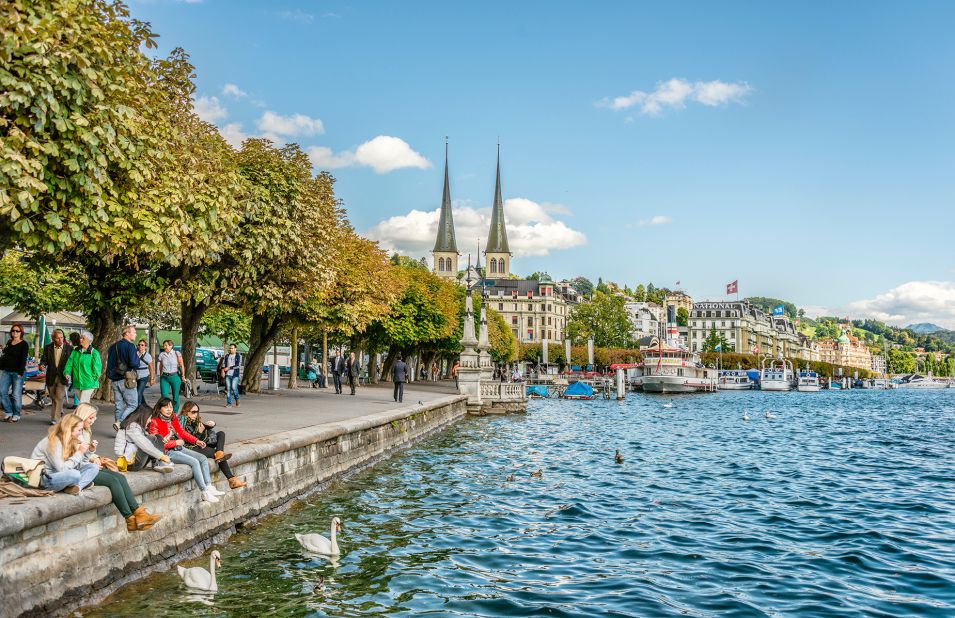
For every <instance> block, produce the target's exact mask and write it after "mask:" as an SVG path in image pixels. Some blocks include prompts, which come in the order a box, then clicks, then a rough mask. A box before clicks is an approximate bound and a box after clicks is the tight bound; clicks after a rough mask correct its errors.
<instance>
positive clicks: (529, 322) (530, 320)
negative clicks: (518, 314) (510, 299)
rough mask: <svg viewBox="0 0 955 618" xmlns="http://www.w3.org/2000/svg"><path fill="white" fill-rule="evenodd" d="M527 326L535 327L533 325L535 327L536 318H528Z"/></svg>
mask: <svg viewBox="0 0 955 618" xmlns="http://www.w3.org/2000/svg"><path fill="white" fill-rule="evenodd" d="M527 325H528V326H533V325H534V318H532V317H528V318H527Z"/></svg>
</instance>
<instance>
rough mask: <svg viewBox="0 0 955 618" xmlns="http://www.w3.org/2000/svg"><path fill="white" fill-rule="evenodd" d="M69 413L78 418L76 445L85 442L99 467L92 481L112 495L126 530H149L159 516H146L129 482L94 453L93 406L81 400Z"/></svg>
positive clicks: (93, 462)
mask: <svg viewBox="0 0 955 618" xmlns="http://www.w3.org/2000/svg"><path fill="white" fill-rule="evenodd" d="M73 415H74V416H75V417H76V418H78V419H80V435H79V440H80V444H85V445H87V446H88V447H89V448H88V449H87V451H86V458H87V460H88V461H89V462H90V463H92V464H94V465H96V467H97V468H99V472H98V473H97V474H96V478H94V479H93V482H94V483H95V484H97V485H99V486H101V487H106V488H107V489H109V493H110V495H111V496H112V497H113V506H115V507H116V508H117V510H119V512H120V513H121V514H122V515H123V518H124V519H125V520H126V530H127V531H129V532H136V531H137V530H149V529H150V528H152V527H153V525H154V524H155V523H156V522H157V521H159V520H160V519H162V515H150V514H149V513H148V512H147V511H146V509H144V508H143V507H141V506H139V504H137V502H136V496H135V495H134V494H133V490H132V489H130V488H129V482H128V481H127V480H126V477H125V476H123V475H122V474H120V473H119V472H113V471H112V470H107V469H105V468H103V467H102V461H101V458H100V457H99V455H97V454H96V445H97V444H96V440H94V439H93V423H95V422H96V406H93V405H91V404H88V403H81V404H80V405H78V406H77V407H76V410H74V411H73Z"/></svg>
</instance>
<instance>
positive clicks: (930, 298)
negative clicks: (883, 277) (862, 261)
mask: <svg viewBox="0 0 955 618" xmlns="http://www.w3.org/2000/svg"><path fill="white" fill-rule="evenodd" d="M848 309H849V312H850V315H852V316H853V317H855V316H857V315H858V316H859V317H869V318H874V319H876V320H881V321H883V322H886V323H889V324H894V325H897V326H906V325H908V324H913V323H917V322H934V323H936V324H938V325H940V326H944V327H945V328H955V283H953V282H951V281H909V282H908V283H903V284H902V285H900V286H898V287H895V288H893V289H891V290H889V291H888V292H885V293H884V294H879V295H878V296H876V297H875V298H871V299H865V300H859V301H855V302H852V303H849V306H848Z"/></svg>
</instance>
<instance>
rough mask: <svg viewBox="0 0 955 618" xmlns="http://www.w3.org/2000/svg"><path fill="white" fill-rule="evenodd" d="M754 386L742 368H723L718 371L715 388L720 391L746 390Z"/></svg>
mask: <svg viewBox="0 0 955 618" xmlns="http://www.w3.org/2000/svg"><path fill="white" fill-rule="evenodd" d="M754 386H756V383H755V382H753V381H752V380H751V379H750V377H749V374H748V373H747V372H746V371H745V370H744V369H724V370H723V371H721V372H720V377H719V380H718V381H717V388H719V389H720V390H721V391H748V390H752V389H753V387H754Z"/></svg>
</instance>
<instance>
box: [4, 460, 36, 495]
mask: <svg viewBox="0 0 955 618" xmlns="http://www.w3.org/2000/svg"><path fill="white" fill-rule="evenodd" d="M43 467H44V463H43V460H42V459H27V458H26V457H14V456H13V455H9V456H7V457H4V458H3V474H4V476H7V477H9V478H11V479H13V480H14V481H16V482H17V483H19V484H20V485H23V486H24V487H39V486H40V478H41V477H42V476H43Z"/></svg>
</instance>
